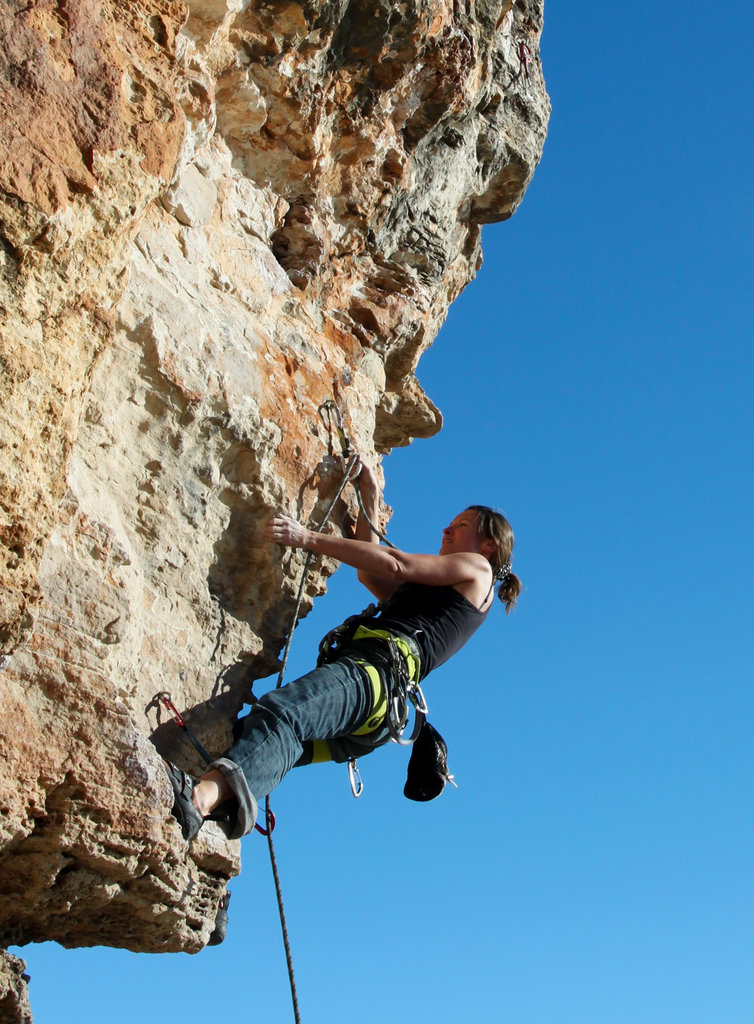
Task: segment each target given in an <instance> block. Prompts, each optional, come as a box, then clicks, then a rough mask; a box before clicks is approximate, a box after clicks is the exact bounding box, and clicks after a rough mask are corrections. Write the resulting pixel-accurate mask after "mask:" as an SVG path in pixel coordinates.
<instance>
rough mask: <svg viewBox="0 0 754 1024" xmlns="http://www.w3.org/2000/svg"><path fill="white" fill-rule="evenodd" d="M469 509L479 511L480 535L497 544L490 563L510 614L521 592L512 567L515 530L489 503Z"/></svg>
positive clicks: (501, 597) (519, 582) (498, 591)
mask: <svg viewBox="0 0 754 1024" xmlns="http://www.w3.org/2000/svg"><path fill="white" fill-rule="evenodd" d="M469 510H470V511H472V512H476V513H477V527H478V530H479V533H480V535H481V536H482V537H483V538H484V539H485V540H491V541H492V542H493V543H494V545H495V553H494V555H492V556H491V558H490V564H491V566H492V573H493V575H494V577H495V581H496V583H497V596H498V597H499V599H500V600H501V601H502V602H503V604H504V605H505V614H506V615H508V614H509V613H510V611H511V609H512V608H514V607H515V604H516V601H517V599H518V595H519V594H520V593H521V580H520V579H519V578H518V576H516V574H515V573H514V572H513V569H512V568H511V558H512V557H513V530H512V529H511V525H510V523H509V522H508V520H507V519H506V518H505V516H504V515H503V514H502V512H497V511H496V510H495V509H493V508H489V507H488V506H487V505H469Z"/></svg>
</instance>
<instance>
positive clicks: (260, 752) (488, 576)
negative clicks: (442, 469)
mask: <svg viewBox="0 0 754 1024" xmlns="http://www.w3.org/2000/svg"><path fill="white" fill-rule="evenodd" d="M359 485H360V490H361V496H362V503H363V508H364V512H365V513H366V516H365V515H364V512H362V513H360V514H359V518H358V520H357V523H356V528H355V531H354V535H353V537H339V536H332V535H327V534H323V533H314V532H312V531H311V530H309V529H307V528H306V527H304V526H302V525H301V524H299V523H297V522H295V521H294V520H293V519H289V518H288V517H287V516H283V515H277V516H275V517H274V519H272V520H271V521H270V522H269V523H268V524H267V527H266V530H265V537H266V539H267V540H268V541H270V542H272V543H275V544H281V545H284V546H287V547H293V548H305V549H307V550H309V551H314V552H316V553H317V554H322V555H328V556H330V557H332V558H335V559H338V560H339V561H341V562H345V563H346V565H350V566H352V567H353V568H354V569H356V570H357V574H358V579H359V580H360V582H361V583H363V584H364V586H366V587H367V589H368V590H369V591H370V592H371V593H372V594H373V595H374V596H375V597H376V598H378V600H379V601H380V602H381V603H380V606H379V610H378V612H377V614H376V616H374V617H370V618H368V619H364V618H361V619H359V618H358V617H355V619H356V623H355V624H354V623H353V622H351V620H349V622H350V623H351V628H350V629H348V630H342V629H340V630H339V631H338V630H336V631H334V633H335V634H337V635H336V642H335V643H333V644H332V646H331V649H330V650H329V652H328V651H326V652H325V655H324V658H325V660H324V662H323V663H321V664H319V665H318V667H317V668H315V669H314V670H313V671H311V672H309V673H307V674H306V675H304V676H302V677H301V678H300V679H297V680H296V681H295V682H291V683H288V684H287V685H286V686H283V687H280V688H279V689H276V690H273V691H271V692H270V693H268V694H266V695H265V696H264V697H262V698H261V699H260V700H259V701H258V702H257V703H256V704H254V706H253V707H252V709H251V711H250V712H249V714H248V715H247V716H246V717H245V718H244V719H243V720H242V722H241V723H239V725H240V727H241V732H240V735H239V737H238V738H237V739H236V741H235V742H234V743H233V745H232V746H231V747H230V749H229V750H228V751H226V753H225V754H224V755H223V756H222V757H220V758H218V759H217V760H216V761H214V762H213V763H212V764H211V765H210V766H209V768H208V770H207V771H206V772H205V774H204V775H203V776H202V777H201V778H200V779H198V780H195V779H193V778H192V777H191V776H189V775H187V774H186V773H185V772H183V771H181V770H180V769H179V768H177V767H176V766H174V765H171V764H169V763H168V762H166V766H167V770H168V775H169V777H170V781H171V784H172V786H173V791H174V796H175V802H174V805H173V814H174V816H175V817H176V818H177V820H178V822H179V823H180V825H181V829H182V832H183V835H184V837H185V838H186V839H191V838H193V836H195V835H196V834H197V832H198V831H199V829H200V828H201V827H202V825H203V824H204V822H205V820H207V819H208V818H210V817H218V816H219V815H220V814H222V813H224V812H227V813H225V817H226V820H229V821H230V822H231V824H230V827H229V829H228V832H229V835H230V838H239V837H240V836H243V835H246V834H247V833H249V832H250V831H251V830H252V829H253V827H254V823H255V820H256V815H257V801H258V800H259V799H261V798H262V797H264V796H266V795H267V794H268V793H270V792H271V790H273V789H274V788H275V786H277V784H278V783H279V782H280V780H281V779H282V778H283V776H284V775H285V774H286V773H287V772H288V771H289V770H290V769H291V768H293V767H296V766H299V765H305V764H310V763H312V761H315V760H325V759H328V758H332V759H333V760H336V761H345V760H347V759H348V758H349V757H351V756H353V755H354V754H355V752H358V753H359V754H363V753H366V752H368V750H370V749H373V748H374V747H375V746H379V745H380V744H382V743H385V742H387V741H388V740H389V739H390V732H389V729H388V728H387V727H386V726H385V718H386V695H388V699H389V695H390V694H391V692H393V687H394V686H395V685H396V684H397V680H398V677H399V676H401V674H403V678H404V679H406V678H413V679H415V680H423V679H424V678H425V676H426V675H427V673H428V672H430V671H431V670H432V669H433V668H436V667H437V666H438V665H441V664H442V663H443V662H444V661H446V660H447V659H448V658H449V657H450V656H451V655H452V654H455V652H456V651H458V650H459V649H460V648H461V647H462V646H463V645H464V644H465V643H466V641H467V640H468V639H469V638H470V637H471V635H472V634H473V633H474V632H475V631H476V630H477V629H478V628H479V626H480V625H481V624H482V623H483V622H484V621H485V619H486V617H487V614H488V612H489V610H490V607H491V605H492V601H493V589H494V587H495V584H496V582H497V584H498V596H499V598H500V600H501V601H502V602H503V603H504V605H505V609H506V612H508V611H510V609H511V608H512V607H513V605H514V604H515V603H516V599H517V597H518V595H519V593H520V590H521V583H520V580H519V579H518V577H517V576H516V575H515V574H514V573H513V572H512V570H511V556H512V552H513V531H512V530H511V527H510V525H509V523H508V521H507V520H506V519H505V517H504V516H503V515H502V514H501V513H500V512H496V511H494V510H492V509H490V508H487V507H486V506H481V505H471V506H469V507H468V508H466V509H465V510H464V511H463V512H461V513H459V515H457V516H456V517H455V518H454V519H453V521H452V522H451V523H450V525H449V526H447V527H446V528H445V529H444V530H443V535H442V544H441V547H440V551H439V554H437V555H422V554H411V553H409V552H405V551H399V550H397V549H394V548H387V547H383V546H382V545H381V544H380V543H379V538H378V537H377V536H376V535H375V533H374V532H373V530H372V529H371V527H370V525H369V522H368V520H371V521H372V522H376V520H377V514H378V510H379V502H380V489H379V486H378V484H377V480H376V478H375V475H374V473H373V471H372V470H371V469H370V468H369V467H368V466H367V465H366V464H362V466H361V472H360V475H359ZM320 660H321V661H322V659H320ZM323 755H324V756H323ZM218 812H219V813H218Z"/></svg>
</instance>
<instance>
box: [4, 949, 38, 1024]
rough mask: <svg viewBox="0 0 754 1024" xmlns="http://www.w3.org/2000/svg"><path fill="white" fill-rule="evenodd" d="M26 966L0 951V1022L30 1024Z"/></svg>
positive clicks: (15, 957)
mask: <svg viewBox="0 0 754 1024" xmlns="http://www.w3.org/2000/svg"><path fill="white" fill-rule="evenodd" d="M25 972H26V964H25V963H24V961H23V960H21V959H20V958H19V957H17V956H13V954H12V953H7V952H5V950H0V1022H2V1024H6V1022H8V1024H11V1022H13V1024H31V1021H32V1016H31V1007H30V1006H29V991H28V988H27V984H28V980H29V977H28V975H27V974H26V973H25Z"/></svg>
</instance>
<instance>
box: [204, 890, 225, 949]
mask: <svg viewBox="0 0 754 1024" xmlns="http://www.w3.org/2000/svg"><path fill="white" fill-rule="evenodd" d="M229 903H230V892H226V893H225V895H224V896H223V898H222V899H221V900H220V907H219V909H218V911H217V917H216V918H215V930H214V931H213V932H212V934H211V935H210V937H209V940H208V942H207V945H208V946H219V945H220V943H221V942H223V941H224V940H225V933H226V932H227V930H228V904H229Z"/></svg>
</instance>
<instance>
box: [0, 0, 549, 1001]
mask: <svg viewBox="0 0 754 1024" xmlns="http://www.w3.org/2000/svg"><path fill="white" fill-rule="evenodd" d="M541 27H542V9H541V0H516V2H515V3H514V2H513V0H477V2H476V3H474V4H471V3H457V2H453V3H452V4H451V3H445V2H442V0H409V2H407V3H405V4H402V5H400V7H396V5H394V4H391V3H388V2H387V0H384V2H383V0H347V2H344V0H337V2H336V0H307V2H303V3H302V2H298V3H293V2H287V0H274V2H261V3H249V2H247V0H190V2H188V3H182V2H180V0H176V2H173V3H170V2H168V0H96V2H95V0H66V2H65V3H64V2H63V0H30V2H29V0H7V2H6V3H5V4H4V5H3V7H2V9H1V10H0V85H1V87H0V113H1V114H2V130H0V242H1V243H2V245H0V310H1V311H2V326H1V328H0V330H1V333H0V358H1V359H2V368H3V376H2V384H1V385H0V386H1V387H2V402H1V403H0V438H2V443H3V449H2V456H1V457H0V550H1V551H2V555H3V558H2V564H1V566H0V574H1V575H2V579H1V582H2V589H1V590H0V594H2V598H0V601H1V602H2V603H1V604H0V643H2V646H3V650H4V652H5V656H4V658H3V660H2V662H0V666H1V667H0V685H1V686H2V689H1V690H0V702H1V703H0V758H1V763H2V766H3V767H2V774H1V775H0V844H1V846H2V848H1V849H0V860H1V863H0V921H2V926H1V927H0V933H1V934H0V939H2V940H4V942H5V944H8V943H24V942H29V941H35V940H40V939H50V938H52V939H56V940H58V941H59V942H62V943H63V944H67V945H81V944H91V943H107V944H111V945H119V946H125V947H127V948H130V949H141V950H169V949H184V950H189V951H192V950H196V949H199V948H201V946H202V945H203V944H204V943H205V942H206V940H207V937H208V935H209V931H210V930H211V925H212V921H213V918H214V908H215V907H216V905H217V900H218V898H219V896H220V895H221V893H222V891H223V889H224V886H225V884H226V883H227V880H228V878H229V877H231V876H232V875H233V874H234V873H235V872H237V871H238V870H239V855H238V846H237V844H228V843H226V842H225V841H224V839H223V838H222V836H221V835H220V834H219V833H217V832H215V833H212V832H211V831H209V830H205V831H207V835H206V837H205V836H204V831H203V833H202V836H201V838H200V839H199V840H198V841H196V842H195V843H194V844H193V845H192V847H191V849H190V851H188V850H187V848H186V844H185V843H183V841H182V839H181V837H180V833H179V831H178V828H177V826H176V824H175V823H174V822H173V821H172V818H171V817H170V815H169V813H168V810H169V805H170V795H169V787H168V785H167V782H166V779H165V777H164V774H163V772H162V769H161V763H160V759H159V755H158V753H157V749H159V750H160V751H161V752H163V753H166V754H167V755H168V756H171V757H174V758H176V759H178V760H180V761H181V763H183V764H184V765H186V766H188V767H193V768H198V767H199V764H198V761H197V756H196V755H195V753H194V751H193V748H191V747H190V746H188V745H187V744H186V742H185V739H184V738H183V736H182V734H181V733H180V731H178V730H177V729H176V728H175V726H174V725H173V724H172V723H171V722H170V721H169V720H168V718H167V716H166V713H165V710H164V707H163V705H162V704H161V703H160V701H159V700H158V699H157V695H158V694H159V693H160V692H161V691H169V692H170V693H171V694H172V697H173V699H174V701H175V703H176V704H177V706H178V707H179V709H180V710H181V711H182V712H184V711H185V712H187V713H188V714H189V718H190V721H191V723H192V724H193V725H194V727H195V728H196V730H197V732H199V733H200V734H201V736H202V739H203V742H204V743H205V746H207V747H208V748H209V749H210V750H211V751H212V752H213V753H217V752H220V751H222V750H223V749H224V748H225V746H226V745H227V743H228V739H229V736H230V729H231V724H232V721H233V718H234V716H235V714H236V713H237V711H238V709H239V708H240V706H241V704H242V703H243V701H244V699H245V698H246V699H248V694H249V691H250V687H251V685H252V684H253V682H254V680H255V679H258V678H260V677H263V676H266V675H269V674H270V673H271V672H272V671H273V670H274V669H275V666H276V664H277V655H278V651H279V648H280V643H281V639H282V637H283V635H284V633H285V631H286V629H287V628H288V624H289V621H290V614H291V609H292V603H293V598H294V591H295V587H296V584H297V573H298V570H299V569H300V565H301V558H300V556H299V555H297V554H291V553H287V554H285V555H284V556H283V559H282V561H281V559H280V555H279V553H278V552H275V551H272V550H270V549H269V548H268V547H266V546H264V545H260V544H259V543H258V537H259V531H260V527H261V524H262V523H263V522H264V520H265V519H266V518H267V516H268V515H269V513H270V512H271V511H272V510H274V509H278V508H284V509H288V510H289V511H290V512H291V513H292V514H294V515H296V516H299V517H305V518H312V519H313V520H314V521H317V520H318V517H321V515H322V513H323V510H324V508H325V507H326V505H327V503H328V502H329V500H330V498H331V496H332V494H333V493H334V489H335V487H336V484H337V473H336V472H334V471H333V459H332V458H331V456H332V455H333V454H335V455H337V454H338V451H337V445H336V448H335V451H334V452H333V450H332V437H331V436H330V434H329V432H328V429H327V422H326V418H325V417H324V416H323V403H324V402H325V401H326V400H328V399H332V398H334V399H335V400H336V401H337V402H338V404H339V407H340V409H341V410H342V413H343V417H344V423H345V427H346V429H347V432H348V434H349V436H350V437H351V439H352V441H353V444H354V445H355V447H356V448H357V449H358V450H359V451H360V452H362V453H363V454H364V455H365V457H367V458H370V459H373V460H374V459H378V458H379V457H380V456H381V455H384V454H386V453H388V452H389V450H390V449H391V448H392V447H394V446H396V445H405V444H408V443H410V441H411V439H412V438H413V437H426V436H429V435H431V434H432V433H434V432H436V431H437V430H439V429H440V426H441V416H440V413H439V411H438V410H437V409H436V407H435V406H434V405H433V403H432V402H431V400H430V399H429V398H428V397H427V396H426V395H425V394H424V393H423V391H422V389H421V387H420V386H419V384H418V382H417V380H416V376H415V371H416V367H417V364H418V361H419V359H420V357H421V354H422V352H424V351H425V349H426V348H427V347H428V346H429V345H430V344H432V342H433V340H434V338H435V336H436V334H437V331H438V330H439V328H440V326H441V324H442V323H443V320H444V318H445V315H446V313H447V310H448V307H449V305H450V303H451V302H452V301H453V300H454V299H455V298H456V296H457V295H458V294H459V293H460V292H461V290H462V289H463V288H464V287H465V286H466V284H467V283H468V282H469V281H470V280H471V279H472V278H473V276H474V274H475V273H476V272H477V270H478V269H479V266H480V265H481V248H480V231H481V225H482V224H485V223H489V222H491V221H496V220H503V219H505V218H507V217H509V216H511V214H512V213H513V212H514V211H515V209H516V207H517V206H518V204H519V203H520V201H521V199H522V197H523V194H524V191H525V189H526V187H527V185H528V182H529V181H530V179H531V176H532V174H533V173H534V169H535V167H536V164H537V162H538V160H539V157H540V154H541V150H542V146H543V143H544V138H545V132H546V125H547V117H548V114H549V104H548V100H547V96H546V93H545V89H544V82H543V79H542V74H541V69H540V64H539V59H538V42H539V35H540V32H541ZM529 55H530V58H531V59H529ZM354 514H355V510H354V507H353V502H352V499H351V498H350V497H345V498H343V499H342V500H341V501H339V503H338V505H337V506H336V510H335V514H334V518H333V521H332V526H331V527H330V528H332V529H344V528H347V527H348V525H349V523H350V522H351V521H352V520H353V516H354ZM333 568H334V567H333V565H331V564H328V563H327V562H323V563H321V564H319V565H317V566H316V569H315V571H314V573H313V574H312V576H311V578H310V580H309V583H308V587H307V593H306V599H305V608H304V610H305V611H306V609H307V608H308V607H310V606H311V601H312V600H313V598H314V597H315V596H316V595H317V594H320V593H322V592H323V591H324V589H325V585H326V579H327V576H328V575H329V573H330V572H331V571H332V570H333ZM22 893H23V897H24V898H23V899H21V898H20V897H21V894H22ZM19 1019H22V1018H19Z"/></svg>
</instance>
